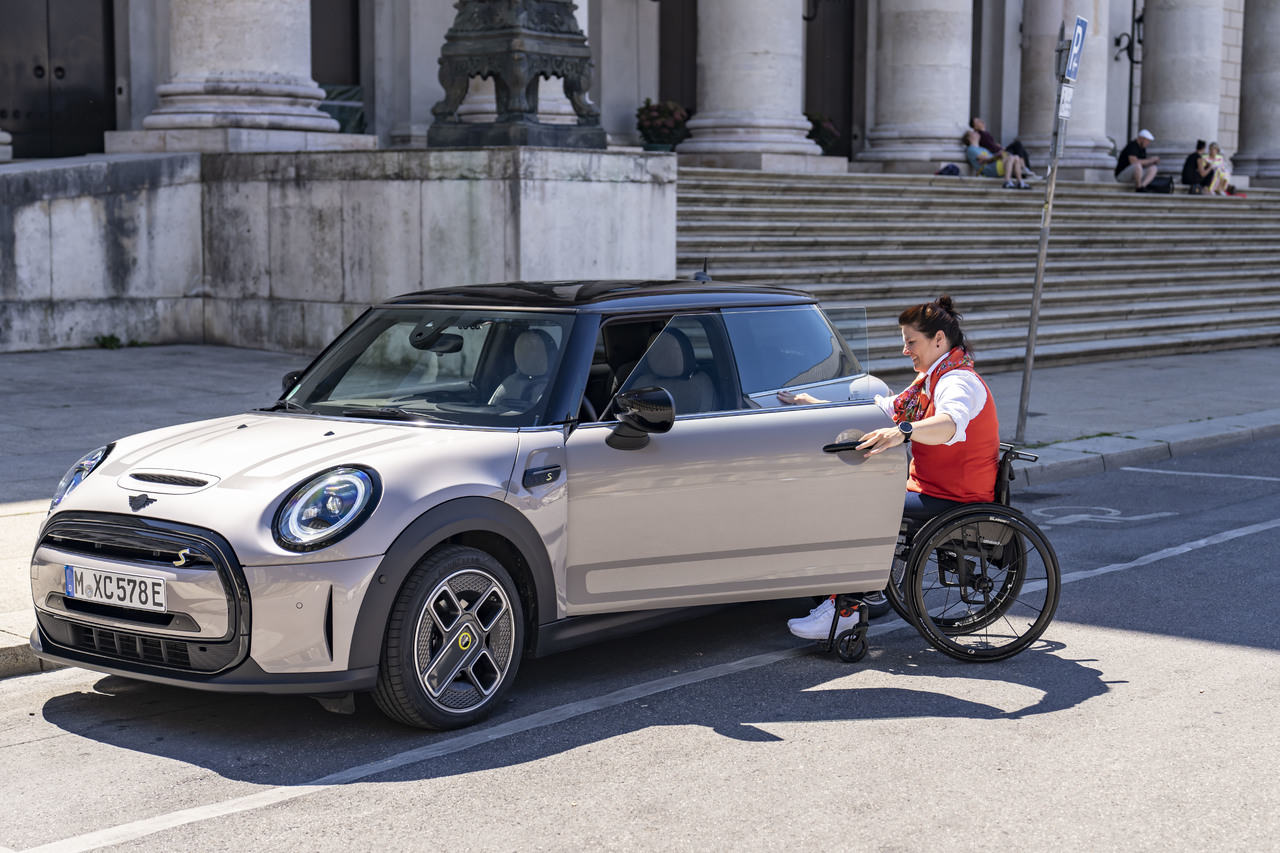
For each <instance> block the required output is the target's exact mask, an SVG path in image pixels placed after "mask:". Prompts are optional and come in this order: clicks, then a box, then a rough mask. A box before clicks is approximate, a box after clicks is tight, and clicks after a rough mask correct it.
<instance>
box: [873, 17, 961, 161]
mask: <svg viewBox="0 0 1280 853" xmlns="http://www.w3.org/2000/svg"><path fill="white" fill-rule="evenodd" d="M972 39H973V3H972V0H880V9H879V15H878V19H877V23H876V68H875V74H876V85H875V108H874V110H873V113H874V119H873V122H872V126H871V129H870V130H869V131H868V132H867V148H866V150H865V151H862V152H861V153H859V154H858V155H856V157H855V160H856V161H857V162H858V163H859V164H860V165H862V166H863V167H871V168H874V169H875V170H877V171H885V172H925V173H933V172H935V171H937V169H938V166H939V164H940V163H942V162H959V161H963V159H964V149H963V148H962V146H961V143H960V135H961V134H962V133H963V132H964V130H965V129H966V128H967V127H968V126H969V119H970V118H971V117H970V116H969V115H968V112H969V83H970V76H971V69H972V53H973V45H972Z"/></svg>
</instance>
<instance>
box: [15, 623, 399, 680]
mask: <svg viewBox="0 0 1280 853" xmlns="http://www.w3.org/2000/svg"><path fill="white" fill-rule="evenodd" d="M31 649H32V650H33V651H34V652H35V653H36V656H37V657H39V658H41V659H42V660H47V661H49V662H51V663H56V664H61V665H63V666H78V667H80V668H82V669H91V670H93V671H95V672H102V673H106V674H107V675H119V676H122V677H124V678H137V679H141V680H143V681H151V682H155V683H157V684H168V685H170V686H172V687H190V688H194V689H196V690H207V691H210V692H213V693H275V694H289V693H301V694H304V695H307V696H311V695H324V694H327V693H347V692H361V691H365V690H372V689H373V688H374V686H375V685H376V684H377V680H378V668H377V667H376V666H371V667H364V668H361V669H353V670H343V671H342V672H300V673H279V672H265V671H264V670H263V669H262V667H260V666H258V665H257V663H255V662H254V661H253V659H252V658H250V659H246V660H245V661H244V662H243V663H241V664H240V665H239V666H236V667H235V668H234V669H230V670H227V671H225V672H221V673H219V674H217V675H215V676H212V677H202V678H195V677H183V676H182V675H179V674H177V673H172V672H163V671H159V670H157V669H155V668H154V667H146V666H130V665H129V664H127V663H123V662H119V663H111V662H108V661H106V660H104V659H102V658H99V657H95V656H92V655H84V654H78V653H76V652H74V651H69V650H67V649H64V648H61V647H57V648H51V647H49V646H47V645H46V643H45V640H44V637H43V636H42V635H41V633H40V628H39V627H37V628H36V629H35V630H34V631H32V632H31Z"/></svg>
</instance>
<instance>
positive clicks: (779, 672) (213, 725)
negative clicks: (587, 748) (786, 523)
mask: <svg viewBox="0 0 1280 853" xmlns="http://www.w3.org/2000/svg"><path fill="white" fill-rule="evenodd" d="M795 609H796V607H795V602H776V601H775V602H760V603H756V604H747V605H741V606H737V607H732V608H727V609H725V610H724V611H721V612H719V613H715V614H712V615H710V616H706V617H703V618H699V619H695V620H689V621H687V622H683V623H678V624H676V625H673V626H668V627H666V628H663V629H661V630H660V631H652V632H648V633H647V634H641V635H637V636H635V637H632V638H628V639H625V640H618V641H613V642H609V643H602V644H598V645H595V646H591V647H588V648H584V649H579V650H576V651H572V652H565V653H562V654H559V655H555V656H552V657H549V658H544V659H538V660H530V661H525V662H524V665H523V667H522V669H521V672H520V676H519V678H518V680H517V683H516V684H515V687H514V689H513V690H512V691H511V693H510V694H509V696H508V698H507V700H506V701H505V702H504V703H503V705H502V706H501V707H500V708H499V709H497V711H496V712H495V713H494V714H493V715H492V716H491V717H490V718H489V719H487V720H485V721H484V722H482V723H480V724H478V725H477V726H475V727H472V728H471V729H464V730H462V731H461V732H425V731H418V730H414V729H409V728H405V727H403V726H401V725H398V724H396V723H394V722H392V721H391V720H389V719H388V718H386V717H384V716H383V715H382V714H381V713H379V712H378V710H377V709H376V707H375V706H374V704H373V702H372V700H371V699H369V698H368V697H367V696H362V697H358V702H357V712H356V714H355V715H352V716H340V715H335V714H330V713H328V712H326V711H324V710H322V709H321V708H320V706H319V704H318V703H316V702H315V701H313V700H311V699H308V698H305V697H279V696H236V695H222V694H209V693H204V692H200V691H195V690H186V689H182V688H175V687H168V686H164V685H155V684H149V683H145V682H138V681H132V680H129V679H125V678H119V677H115V676H108V677H103V678H101V679H99V680H98V681H97V682H96V683H95V684H94V686H93V691H92V692H82V691H77V692H74V693H66V694H63V695H60V696H55V697H53V698H51V699H49V700H48V701H47V702H46V703H45V705H44V708H43V716H44V718H45V719H46V720H47V721H49V722H50V723H52V724H54V725H56V726H58V727H59V728H61V729H63V730H64V731H67V732H69V733H72V734H74V735H76V736H79V737H84V738H87V739H90V740H94V741H98V742H101V743H106V744H110V745H113V746H117V747H121V748H123V749H127V750H133V751H137V752H140V753H144V754H150V755H156V756H161V757H165V758H168V759H172V760H176V761H180V762H184V763H187V764H190V765H194V766H197V767H203V768H205V769H207V770H210V771H212V772H214V773H217V774H219V775H220V776H223V777H226V778H229V779H235V780H240V781H246V782H252V783H257V784H268V785H284V786H288V785H299V784H305V783H311V782H314V781H315V780H317V779H320V778H323V777H325V776H327V775H329V774H332V773H335V772H339V771H342V770H345V769H347V768H351V767H359V766H364V765H368V764H370V763H371V762H377V761H380V760H382V759H386V758H390V757H394V756H397V755H400V754H402V753H404V752H406V751H409V750H418V749H421V748H423V747H425V746H431V745H433V744H444V743H445V742H446V741H449V740H450V739H454V738H458V737H459V736H460V735H466V734H470V733H474V732H477V731H482V730H484V729H496V728H498V727H500V726H503V725H506V724H515V728H516V729H517V731H514V732H513V733H511V734H508V735H504V736H502V737H501V738H500V739H498V740H496V741H495V742H494V743H492V744H477V745H475V746H468V747H466V748H460V749H458V750H456V751H455V752H451V753H448V754H446V755H443V756H442V757H440V758H433V759H431V760H429V761H425V762H417V763H413V764H410V765H408V766H405V767H403V768H401V769H400V770H398V771H396V772H394V773H392V774H390V775H391V776H392V777H394V778H432V777H436V776H448V775H452V774H457V773H465V772H471V771H474V770H478V769H484V768H486V767H500V766H511V765H515V764H519V763H523V762H527V761H536V760H538V759H540V758H543V757H547V756H550V755H555V754H558V753H561V752H564V751H568V750H571V749H574V748H577V747H579V746H582V745H584V744H589V743H593V742H597V741H601V740H605V739H608V738H612V737H616V736H619V735H623V734H627V733H629V732H634V731H640V730H644V729H650V728H652V727H661V726H702V727H706V728H708V729H710V730H713V731H715V732H718V733H720V734H721V735H724V736H726V737H731V738H734V739H736V740H741V741H770V740H777V737H776V736H775V735H772V734H769V733H768V732H766V731H765V730H763V729H761V728H759V726H762V725H771V724H787V723H812V722H857V721H870V720H885V719H895V720H903V719H913V718H919V719H937V718H964V719H973V720H1009V719H1019V718H1023V717H1028V716H1034V715H1041V714H1052V713H1056V712H1060V711H1064V710H1066V709H1069V708H1074V707H1076V706H1078V705H1080V704H1081V703H1083V702H1086V701H1088V700H1089V699H1091V698H1094V697H1096V696H1100V695H1102V694H1104V693H1106V692H1107V690H1108V685H1107V683H1106V682H1105V681H1104V680H1103V678H1102V673H1101V672H1100V671H1099V670H1097V669H1095V668H1093V667H1091V666H1089V665H1088V663H1089V662H1088V661H1078V660H1072V659H1071V658H1070V656H1069V655H1068V654H1067V652H1068V651H1069V650H1068V649H1066V648H1064V647H1063V646H1062V645H1061V644H1060V643H1052V642H1041V643H1039V644H1038V645H1037V646H1035V647H1033V648H1031V649H1028V650H1027V651H1025V652H1024V653H1022V654H1021V655H1019V656H1018V657H1016V658H1013V659H1011V660H1009V661H1005V662H1001V663H997V664H986V665H974V664H967V663H962V662H959V661H954V660H951V659H950V658H947V657H945V656H943V655H941V654H939V653H937V652H934V651H933V650H931V649H930V648H929V647H928V645H927V644H926V643H925V642H924V640H922V639H921V638H920V637H919V635H917V634H916V633H915V632H914V631H911V630H909V629H905V628H904V629H902V630H897V631H891V632H889V633H886V634H883V635H880V636H878V637H875V638H873V640H872V650H871V653H870V654H869V655H868V656H867V657H866V658H865V659H864V660H863V661H861V662H860V663H857V664H845V663H842V662H841V661H840V660H839V659H838V658H837V657H836V656H834V655H823V654H820V653H818V652H817V651H816V646H815V647H814V652H813V653H808V650H807V649H804V650H799V651H797V652H796V653H795V655H794V656H790V655H788V654H787V653H788V651H789V650H796V649H797V642H798V641H796V640H795V638H793V637H791V636H790V635H789V634H787V633H786V632H785V629H784V628H783V629H781V630H779V629H780V628H781V626H782V621H781V619H782V618H784V617H785V616H786V615H794V611H795ZM1049 634H1050V636H1052V629H1051V630H1050V632H1049ZM770 653H775V654H782V655H783V657H782V658H781V659H780V660H777V661H776V662H773V663H770V664H768V665H764V666H758V667H754V668H750V669H745V670H742V671H732V672H728V673H727V674H722V675H718V676H716V677H711V678H707V679H705V680H697V679H696V676H697V674H698V672H699V671H702V670H704V669H706V670H707V671H708V672H710V671H712V669H711V668H714V667H718V666H720V665H722V664H724V665H728V664H733V663H734V662H736V661H741V660H743V659H745V658H750V657H751V656H753V655H760V654H770ZM673 672H683V673H686V674H688V675H690V676H691V677H692V678H693V680H692V682H691V683H688V684H685V685H682V686H679V687H676V688H673V689H662V690H657V691H655V692H653V693H651V694H648V695H647V696H646V697H645V698H640V699H634V700H625V701H618V702H615V703H609V704H605V705H603V706H601V707H599V708H586V709H584V710H582V711H581V712H580V713H574V714H572V715H571V716H570V717H569V718H568V719H565V720H564V721H562V722H554V723H550V724H547V725H545V726H542V725H540V726H538V727H537V730H536V733H534V732H533V731H531V730H528V731H520V730H518V729H519V725H518V724H519V721H521V720H523V719H527V718H529V717H530V716H531V715H533V714H537V713H539V712H545V711H548V710H550V709H556V708H563V707H565V706H570V705H573V704H574V703H580V702H582V701H583V700H584V699H592V698H594V697H600V696H605V695H608V694H611V693H613V692H614V691H617V690H620V689H624V688H631V687H634V686H636V685H644V684H659V683H661V681H662V679H664V678H669V677H670V676H671V673H673ZM378 778H388V777H387V776H386V775H383V776H371V777H370V778H369V779H368V781H374V780H375V779H378Z"/></svg>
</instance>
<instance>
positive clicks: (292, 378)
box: [280, 370, 306, 394]
mask: <svg viewBox="0 0 1280 853" xmlns="http://www.w3.org/2000/svg"><path fill="white" fill-rule="evenodd" d="M305 372H306V371H304V370H290V371H289V372H288V373H286V374H285V375H284V378H283V379H281V380H280V386H281V390H283V391H284V393H286V394H288V393H289V392H290V391H291V390H292V389H293V386H294V385H297V384H298V380H299V379H301V378H302V374H303V373H305Z"/></svg>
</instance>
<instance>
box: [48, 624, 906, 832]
mask: <svg viewBox="0 0 1280 853" xmlns="http://www.w3.org/2000/svg"><path fill="white" fill-rule="evenodd" d="M886 627H888V626H886ZM816 648H817V647H816V646H814V645H813V644H811V643H807V644H805V645H804V646H799V647H796V648H791V649H784V650H782V651H777V652H768V653H766V654H762V655H753V656H752V657H748V658H743V659H741V660H736V661H731V662H729V663H723V664H719V665H718V666H711V667H707V668H706V669H699V670H695V671H693V672H686V673H681V674H679V675H672V676H669V677H667V678H659V679H656V680H654V681H649V682H646V683H644V684H637V685H634V686H632V687H624V688H623V689H622V690H616V691H614V692H613V693H607V694H605V695H603V696H596V697H593V698H591V699H583V700H581V701H579V702H570V703H569V704H567V705H561V706H559V707H556V708H548V709H547V710H545V711H539V712H538V713H536V714H530V715H529V716H527V717H521V718H519V719H516V720H511V721H509V722H506V723H502V724H500V725H496V726H492V727H490V728H487V729H481V730H479V731H472V732H467V733H466V734H462V735H458V736H457V737H452V738H448V739H446V740H441V741H437V742H435V743H432V744H429V745H427V746H423V747H419V748H418V749H410V750H406V751H405V752H400V753H397V754H395V755H391V756H388V757H387V758H384V759H382V760H380V761H374V762H370V763H369V764H361V765H359V766H358V767H350V768H348V769H346V770H340V771H338V772H337V773H331V774H329V775H328V776H323V777H321V778H319V779H315V780H313V781H311V782H305V783H303V784H300V785H290V786H282V787H277V788H268V789H267V790H264V791H258V792H257V793H254V794H248V795H246V796H243V797H237V798H235V799H232V800H225V801H223V802H221V803H211V804H209V805H207V806H196V807H194V808H189V809H182V810H181V811H176V812H170V813H169V814H162V815H156V816H155V817H150V818H144V819H143V820H137V821H134V822H132V823H126V824H122V825H120V826H114V827H109V828H107V829H101V830H97V831H96V832H89V833H85V834H84V835H79V836H76V837H74V838H67V839H64V840H62V841H54V842H51V843H49V844H44V845H41V846H40V847H33V848H30V849H29V850H27V851H26V853H74V851H85V850H96V849H98V848H100V847H107V846H111V845H114V844H123V843H124V842H126V841H133V840H135V839H138V838H144V837H146V836H148V835H154V834H155V833H157V832H163V831H164V830H166V829H172V828H174V827H177V826H184V825H186V824H189V823H197V822H199V821H203V820H209V819H210V818H215V817H222V816H224V815H230V814H236V813H238V812H245V811H250V810H252V809H259V808H262V807H264V806H270V805H275V804H276V803H282V802H286V801H288V800H292V799H296V798H298V797H302V796H306V795H307V794H313V793H316V792H317V791H323V790H326V789H328V788H333V787H337V786H339V785H345V784H347V783H350V782H358V781H360V780H361V779H367V778H368V777H370V776H376V775H378V774H379V773H386V772H388V771H391V770H395V769H397V768H400V767H404V766H406V765H409V764H417V763H418V762H420V761H426V760H428V759H432V758H439V757H440V756H442V755H450V754H452V753H455V752H461V751H463V750H465V749H470V748H471V747H473V746H480V745H481V744H485V743H489V742H490V741H494V740H498V739H499V738H504V737H508V736H510V735H514V734H520V733H521V732H527V731H530V730H531V729H537V728H541V727H543V726H549V725H553V724H555V723H560V722H564V721H565V720H569V719H572V718H574V717H580V716H582V715H583V714H589V713H591V712H593V711H599V710H602V709H605V708H610V707H613V706H615V705H623V704H625V703H627V702H631V701H633V700H636V699H641V698H643V697H645V696H652V695H653V694H655V693H663V692H665V691H667V690H674V689H676V688H677V687H684V686H686V685H689V684H696V683H698V682H700V681H708V680H710V679H712V678H719V677H721V676H724V675H733V674H734V673H738V672H745V671H746V670H750V669H755V668H757V667H761V666H768V665H769V664H772V663H777V662H778V661H781V660H787V659H788V658H795V657H802V656H804V655H808V654H811V653H812V652H813V651H815V649H816Z"/></svg>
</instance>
